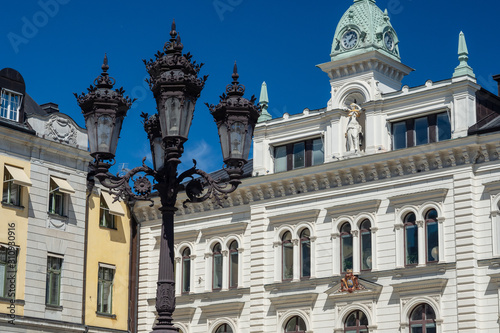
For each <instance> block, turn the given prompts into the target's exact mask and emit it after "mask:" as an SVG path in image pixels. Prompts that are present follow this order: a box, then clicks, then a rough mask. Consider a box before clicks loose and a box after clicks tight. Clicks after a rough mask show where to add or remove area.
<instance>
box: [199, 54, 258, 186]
mask: <svg viewBox="0 0 500 333" xmlns="http://www.w3.org/2000/svg"><path fill="white" fill-rule="evenodd" d="M231 77H232V78H233V82H232V83H231V84H229V85H227V86H226V91H225V93H223V94H222V95H221V96H220V101H219V104H217V105H213V104H208V103H205V105H207V107H208V109H209V110H210V113H211V114H212V116H213V117H214V120H215V122H216V124H217V128H218V130H219V138H220V144H221V148H222V155H223V157H224V163H225V164H226V171H227V172H228V174H229V177H230V178H231V179H238V178H239V177H240V176H241V174H242V173H243V166H244V165H245V163H246V162H247V161H246V159H247V157H248V155H249V153H250V146H251V144H252V136H253V131H254V128H255V124H256V123H257V120H258V119H259V116H260V114H261V106H260V105H256V104H255V102H256V100H257V99H256V97H255V96H254V95H253V96H252V97H251V98H250V99H246V98H245V97H243V95H244V93H245V86H244V85H242V84H240V83H239V82H238V79H239V74H238V67H237V65H236V62H235V63H234V67H233V74H232V76H231Z"/></svg>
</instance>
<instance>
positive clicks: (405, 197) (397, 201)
mask: <svg viewBox="0 0 500 333" xmlns="http://www.w3.org/2000/svg"><path fill="white" fill-rule="evenodd" d="M447 193H448V189H447V188H438V189H435V190H428V191H420V192H412V193H406V194H402V195H395V196H392V197H389V198H388V199H389V201H390V203H391V206H393V207H397V208H399V207H402V206H404V205H407V204H412V205H419V204H422V203H424V202H426V201H434V202H443V201H444V199H445V198H446V194H447Z"/></svg>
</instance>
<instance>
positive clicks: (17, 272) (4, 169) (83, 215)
mask: <svg viewBox="0 0 500 333" xmlns="http://www.w3.org/2000/svg"><path fill="white" fill-rule="evenodd" d="M0 88H1V106H0V176H1V177H2V180H3V182H2V184H3V195H2V202H1V206H0V216H1V218H0V228H1V229H0V331H1V332H9V333H10V332H13V333H14V332H40V331H42V332H129V331H131V330H133V329H134V328H133V327H134V324H133V323H131V318H133V317H134V314H133V313H134V311H135V305H134V304H133V301H132V303H131V301H130V299H132V300H133V299H134V297H133V295H132V294H130V293H132V292H133V291H134V288H132V287H131V286H130V281H131V278H130V276H131V274H134V273H133V269H132V267H131V265H130V260H131V258H132V253H134V251H133V249H132V241H133V240H132V238H133V237H135V236H133V234H134V233H133V231H132V228H131V219H130V214H129V210H128V207H127V205H126V204H125V203H123V202H114V201H113V199H112V196H111V195H110V193H108V192H106V191H104V190H102V189H101V187H100V186H99V185H96V186H94V187H93V188H90V187H89V186H88V185H89V184H90V183H88V181H87V173H88V164H89V162H90V160H91V157H90V155H89V153H88V150H87V145H88V142H87V132H86V130H85V129H83V128H81V127H79V126H78V125H77V124H76V123H75V122H74V120H73V119H71V118H70V117H69V116H67V115H66V114H64V113H61V112H59V109H58V106H57V105H56V104H54V103H47V104H43V105H41V106H40V105H38V104H37V103H36V102H35V101H34V100H33V99H32V98H31V97H30V96H29V95H28V94H27V93H26V87H25V83H24V79H23V77H22V76H21V74H20V73H19V72H17V71H15V70H13V69H10V68H5V69H3V70H1V71H0ZM134 256H136V255H135V254H134Z"/></svg>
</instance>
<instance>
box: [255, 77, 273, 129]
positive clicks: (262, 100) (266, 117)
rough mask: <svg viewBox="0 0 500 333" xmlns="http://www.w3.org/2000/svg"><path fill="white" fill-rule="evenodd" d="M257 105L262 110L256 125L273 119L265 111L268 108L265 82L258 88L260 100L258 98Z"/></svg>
mask: <svg viewBox="0 0 500 333" xmlns="http://www.w3.org/2000/svg"><path fill="white" fill-rule="evenodd" d="M259 105H260V107H261V109H262V113H261V115H260V117H259V119H258V120H257V122H258V123H261V122H263V121H268V120H271V119H273V117H272V116H271V114H270V113H269V112H267V109H268V108H269V97H268V95H267V84H266V81H264V82H262V86H261V87H260V98H259Z"/></svg>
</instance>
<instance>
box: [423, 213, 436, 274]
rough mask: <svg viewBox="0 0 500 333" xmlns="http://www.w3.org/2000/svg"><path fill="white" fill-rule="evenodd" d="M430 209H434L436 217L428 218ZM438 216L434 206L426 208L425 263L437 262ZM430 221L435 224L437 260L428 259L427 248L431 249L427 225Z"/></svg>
mask: <svg viewBox="0 0 500 333" xmlns="http://www.w3.org/2000/svg"><path fill="white" fill-rule="evenodd" d="M432 211H435V212H436V218H434V219H431V218H429V213H430V212H432ZM438 217H439V214H438V211H437V210H436V209H435V208H431V209H429V210H427V212H426V213H425V219H424V220H425V262H426V264H435V263H438V262H439V221H438ZM430 223H432V224H435V225H436V233H437V235H436V238H437V244H436V246H435V247H436V248H437V250H438V253H437V257H438V258H437V260H432V261H429V260H428V259H429V250H430V251H431V252H432V249H429V229H428V225H429V224H430Z"/></svg>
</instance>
